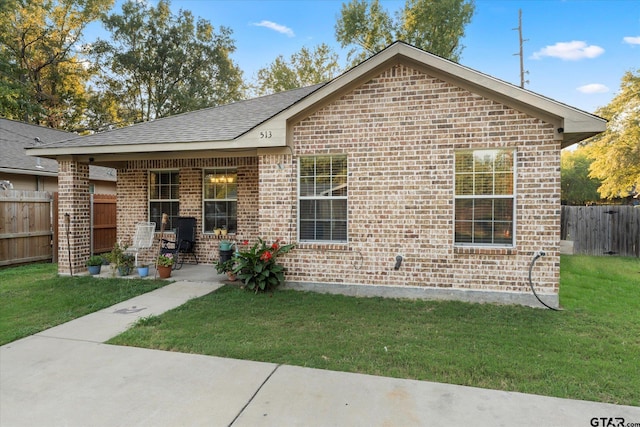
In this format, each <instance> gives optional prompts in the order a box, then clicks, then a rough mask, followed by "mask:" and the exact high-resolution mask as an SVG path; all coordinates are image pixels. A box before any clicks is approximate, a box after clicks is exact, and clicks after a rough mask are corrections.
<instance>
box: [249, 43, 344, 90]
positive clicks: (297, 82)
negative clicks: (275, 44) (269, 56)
mask: <svg viewBox="0 0 640 427" xmlns="http://www.w3.org/2000/svg"><path fill="white" fill-rule="evenodd" d="M339 71H340V67H339V66H338V55H337V54H336V53H335V52H332V51H331V48H330V47H329V46H327V45H326V44H324V43H323V44H321V45H318V46H316V48H315V49H314V50H313V52H311V51H309V49H307V48H306V47H303V48H302V49H300V51H299V52H297V53H294V54H293V55H291V59H290V60H289V61H288V62H287V61H286V60H285V59H284V57H283V56H282V55H280V56H278V57H277V58H276V59H275V61H273V62H272V63H271V64H270V65H269V66H268V67H266V68H261V69H260V70H258V79H257V80H258V82H257V89H256V91H257V93H258V94H259V95H265V94H270V93H276V92H282V91H285V90H290V89H296V88H299V87H304V86H310V85H313V84H316V83H322V82H326V81H329V80H331V79H333V78H334V77H335V76H336V75H337V74H338V72H339Z"/></svg>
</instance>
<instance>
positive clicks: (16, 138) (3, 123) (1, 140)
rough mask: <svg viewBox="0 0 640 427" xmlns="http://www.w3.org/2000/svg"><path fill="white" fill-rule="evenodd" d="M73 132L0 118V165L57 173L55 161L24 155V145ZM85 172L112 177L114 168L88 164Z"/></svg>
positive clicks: (102, 178) (58, 138) (103, 178)
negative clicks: (87, 169)
mask: <svg viewBox="0 0 640 427" xmlns="http://www.w3.org/2000/svg"><path fill="white" fill-rule="evenodd" d="M75 136H76V135H74V134H72V133H69V132H65V131H62V130H57V129H51V128H47V127H44V126H37V125H33V124H29V123H24V122H18V121H15V120H9V119H4V118H0V153H1V154H0V169H5V170H11V172H13V173H20V174H25V175H30V174H46V175H49V174H51V175H53V174H57V173H58V162H57V161H55V160H51V159H45V158H38V157H32V156H27V155H26V154H25V151H24V148H25V147H31V146H34V145H38V144H39V145H45V144H51V143H56V142H59V141H65V140H68V139H69V138H72V137H75ZM35 138H38V139H39V141H36V139H35ZM38 166H40V167H38ZM89 174H90V178H91V179H95V180H100V181H115V180H116V173H115V170H114V169H111V168H105V167H101V166H90V168H89Z"/></svg>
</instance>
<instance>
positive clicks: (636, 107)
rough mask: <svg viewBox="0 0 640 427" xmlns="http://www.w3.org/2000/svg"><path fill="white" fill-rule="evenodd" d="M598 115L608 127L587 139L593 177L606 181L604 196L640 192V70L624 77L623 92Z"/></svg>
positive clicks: (601, 188)
mask: <svg viewBox="0 0 640 427" xmlns="http://www.w3.org/2000/svg"><path fill="white" fill-rule="evenodd" d="M596 114H598V115H599V116H602V117H603V118H605V119H607V120H609V123H608V124H607V130H606V131H605V132H603V133H601V134H599V135H596V136H594V137H593V138H590V139H589V140H587V141H586V143H585V145H587V153H588V155H589V157H590V158H591V159H592V160H593V163H592V164H591V169H590V176H591V177H593V178H598V179H600V180H602V185H601V186H600V188H598V192H599V193H600V195H601V196H602V197H605V198H615V197H626V196H628V195H629V194H630V193H632V192H633V191H636V192H638V191H640V71H638V70H636V72H635V73H634V72H632V71H628V72H626V73H625V74H624V76H623V77H622V82H621V85H620V92H619V93H618V95H616V97H615V98H613V100H612V101H611V102H610V103H609V105H607V106H606V107H603V108H601V109H599V110H598V111H596Z"/></svg>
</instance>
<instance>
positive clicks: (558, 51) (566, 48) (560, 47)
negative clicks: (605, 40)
mask: <svg viewBox="0 0 640 427" xmlns="http://www.w3.org/2000/svg"><path fill="white" fill-rule="evenodd" d="M603 53H604V49H603V48H601V47H600V46H595V45H591V46H587V43H585V42H583V41H576V40H574V41H570V42H558V43H556V44H554V45H553V46H546V47H543V48H542V49H540V50H539V51H537V52H536V53H534V54H533V59H541V58H543V57H545V56H550V57H553V58H560V59H563V60H565V61H577V60H579V59H584V58H595V57H597V56H600V55H602V54H603Z"/></svg>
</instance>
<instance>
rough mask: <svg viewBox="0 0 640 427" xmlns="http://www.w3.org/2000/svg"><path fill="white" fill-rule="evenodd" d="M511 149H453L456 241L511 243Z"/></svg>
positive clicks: (510, 244) (479, 243) (512, 216)
mask: <svg viewBox="0 0 640 427" xmlns="http://www.w3.org/2000/svg"><path fill="white" fill-rule="evenodd" d="M514 165H515V153H514V151H513V150H475V151H459V152H457V153H456V166H455V168H456V176H455V180H456V182H455V188H456V190H455V243H456V244H459V245H467V244H469V245H496V246H512V245H513V230H514V221H513V218H514V206H515V203H514V200H515V198H514V176H515V174H514Z"/></svg>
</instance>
